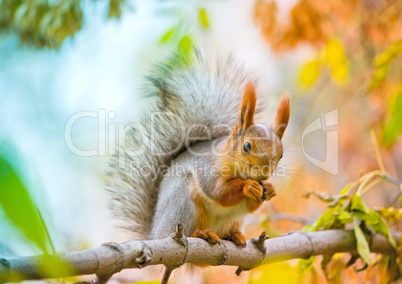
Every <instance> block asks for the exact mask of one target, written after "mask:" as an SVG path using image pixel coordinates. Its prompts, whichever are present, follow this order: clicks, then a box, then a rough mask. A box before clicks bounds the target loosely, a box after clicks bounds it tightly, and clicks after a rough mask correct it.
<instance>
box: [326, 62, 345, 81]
mask: <svg viewBox="0 0 402 284" xmlns="http://www.w3.org/2000/svg"><path fill="white" fill-rule="evenodd" d="M330 71H331V77H332V78H333V79H334V81H335V82H337V83H344V82H346V81H347V78H348V65H347V64H346V62H345V61H341V62H339V64H337V65H332V66H330Z"/></svg>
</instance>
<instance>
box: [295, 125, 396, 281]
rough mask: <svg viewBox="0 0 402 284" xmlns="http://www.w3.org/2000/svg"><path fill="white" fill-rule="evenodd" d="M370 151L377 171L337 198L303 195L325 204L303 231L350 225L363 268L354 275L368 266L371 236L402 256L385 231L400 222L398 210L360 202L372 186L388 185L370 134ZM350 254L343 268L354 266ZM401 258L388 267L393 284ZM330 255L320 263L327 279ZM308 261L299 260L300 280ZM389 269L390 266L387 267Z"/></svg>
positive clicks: (354, 259)
mask: <svg viewBox="0 0 402 284" xmlns="http://www.w3.org/2000/svg"><path fill="white" fill-rule="evenodd" d="M372 139H373V143H374V147H375V148H376V154H377V161H378V164H379V167H380V170H376V171H372V172H369V173H367V174H365V175H363V176H361V177H360V178H359V179H358V180H357V181H355V182H351V183H349V184H347V185H346V186H345V187H344V188H343V189H342V190H341V191H340V193H339V194H336V195H331V194H328V193H320V192H317V191H311V192H307V193H306V194H305V195H304V197H306V198H308V197H310V196H312V195H314V196H316V197H317V198H318V199H319V200H321V201H323V202H326V203H328V210H327V211H325V212H324V213H323V214H322V215H321V217H320V218H319V219H318V220H317V221H316V222H315V223H314V224H312V225H306V226H305V227H304V228H303V231H306V232H311V231H318V230H330V229H346V226H347V225H348V224H353V230H354V233H355V238H356V246H357V253H358V256H360V257H361V258H362V259H363V260H364V266H363V267H362V268H359V269H356V270H357V271H362V270H365V269H367V268H368V267H369V265H370V264H371V263H370V261H371V257H370V247H369V242H370V241H369V240H368V239H370V238H371V235H372V233H373V232H374V233H378V234H381V235H383V236H384V237H386V238H387V239H388V241H389V243H390V244H391V245H392V246H393V247H394V248H395V249H396V250H397V251H400V252H401V253H402V244H401V242H400V240H395V239H394V238H393V237H392V235H391V231H390V229H389V226H388V224H387V222H386V221H388V222H395V221H397V220H399V219H400V218H401V212H402V211H401V209H399V210H396V209H394V208H392V207H390V208H386V207H383V208H381V209H379V210H373V209H371V208H369V207H368V206H367V205H366V203H365V202H364V201H363V199H362V195H363V194H365V193H367V192H368V191H369V190H370V189H372V188H373V187H374V186H375V185H376V184H378V183H380V182H382V181H388V173H387V172H386V171H385V169H384V166H383V162H382V159H381V157H380V156H379V152H378V148H377V147H378V145H377V143H376V140H375V136H374V133H373V132H372ZM358 256H357V255H353V254H352V258H351V259H350V260H349V262H348V263H347V266H350V265H352V264H354V263H355V262H356V260H357V258H358ZM401 256H402V254H400V255H399V257H398V258H395V259H394V261H395V263H393V264H392V265H393V266H395V267H396V269H397V270H398V273H397V274H395V276H394V278H393V280H396V279H398V278H399V277H400V276H401V275H400V273H399V272H401V271H402V270H401V268H402V261H401ZM332 257H333V256H332V255H326V256H324V257H323V259H322V261H321V267H322V269H323V271H324V272H325V275H326V277H327V278H328V273H327V265H328V264H329V263H330V261H331V259H332ZM314 259H315V257H311V258H309V259H308V260H300V261H299V264H298V272H299V275H301V276H304V275H305V274H306V273H307V272H308V271H310V270H311V269H312V265H313V260H314ZM390 265H391V264H390Z"/></svg>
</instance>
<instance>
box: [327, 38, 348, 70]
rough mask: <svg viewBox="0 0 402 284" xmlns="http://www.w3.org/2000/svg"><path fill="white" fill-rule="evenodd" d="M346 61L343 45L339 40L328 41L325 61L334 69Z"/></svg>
mask: <svg viewBox="0 0 402 284" xmlns="http://www.w3.org/2000/svg"><path fill="white" fill-rule="evenodd" d="M345 60H346V58H345V50H344V48H343V46H342V44H341V43H340V42H339V41H338V40H330V41H328V42H327V44H326V47H325V54H324V61H325V62H327V63H328V64H329V65H330V66H331V67H332V66H336V65H339V63H340V62H344V61H345Z"/></svg>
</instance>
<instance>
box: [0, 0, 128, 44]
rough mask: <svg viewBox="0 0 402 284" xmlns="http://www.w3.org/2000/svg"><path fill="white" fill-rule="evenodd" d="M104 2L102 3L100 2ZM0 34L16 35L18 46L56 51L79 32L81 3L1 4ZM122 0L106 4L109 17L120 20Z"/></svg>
mask: <svg viewBox="0 0 402 284" xmlns="http://www.w3.org/2000/svg"><path fill="white" fill-rule="evenodd" d="M103 1H105V0H103ZM0 2H1V4H0V32H1V33H9V34H18V35H19V38H20V41H21V44H23V45H27V46H33V47H36V48H43V47H50V48H59V47H60V45H61V44H62V43H63V41H64V40H65V39H66V38H67V37H72V36H73V35H74V34H75V33H76V32H78V31H79V30H81V28H82V25H83V11H82V7H81V0H2V1H0ZM124 2H125V0H109V13H108V17H109V18H112V17H116V18H119V17H120V16H121V12H122V11H121V6H122V4H123V3H124Z"/></svg>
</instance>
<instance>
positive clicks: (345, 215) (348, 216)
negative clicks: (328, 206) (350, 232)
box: [338, 211, 353, 224]
mask: <svg viewBox="0 0 402 284" xmlns="http://www.w3.org/2000/svg"><path fill="white" fill-rule="evenodd" d="M338 220H339V221H340V222H341V223H342V224H349V223H352V221H353V214H352V213H350V212H348V211H342V212H341V213H340V214H339V215H338Z"/></svg>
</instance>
